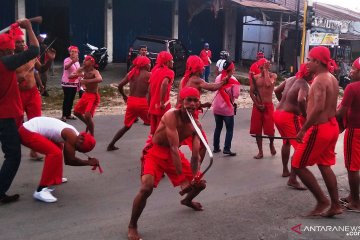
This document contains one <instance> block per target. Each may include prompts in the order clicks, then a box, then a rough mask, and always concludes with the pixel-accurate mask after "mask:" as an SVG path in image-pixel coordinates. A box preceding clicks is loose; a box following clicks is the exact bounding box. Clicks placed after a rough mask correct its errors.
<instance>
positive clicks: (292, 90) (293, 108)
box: [277, 77, 309, 115]
mask: <svg viewBox="0 0 360 240" xmlns="http://www.w3.org/2000/svg"><path fill="white" fill-rule="evenodd" d="M286 81H287V82H286V85H285V89H284V92H283V94H282V98H281V101H280V103H279V105H278V106H277V109H278V110H284V111H286V112H291V113H294V114H296V115H299V114H301V110H300V106H299V99H298V96H299V92H300V90H303V91H304V92H308V91H309V86H308V83H307V82H306V81H305V80H304V79H297V78H296V77H292V78H289V79H287V80H286Z"/></svg>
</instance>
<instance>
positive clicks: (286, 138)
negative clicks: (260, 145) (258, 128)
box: [251, 134, 296, 140]
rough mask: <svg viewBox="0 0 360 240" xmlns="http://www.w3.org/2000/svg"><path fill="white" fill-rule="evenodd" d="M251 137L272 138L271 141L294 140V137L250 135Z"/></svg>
mask: <svg viewBox="0 0 360 240" xmlns="http://www.w3.org/2000/svg"><path fill="white" fill-rule="evenodd" d="M251 136H252V137H255V138H256V137H259V138H272V139H283V140H296V137H278V136H264V135H255V134H251Z"/></svg>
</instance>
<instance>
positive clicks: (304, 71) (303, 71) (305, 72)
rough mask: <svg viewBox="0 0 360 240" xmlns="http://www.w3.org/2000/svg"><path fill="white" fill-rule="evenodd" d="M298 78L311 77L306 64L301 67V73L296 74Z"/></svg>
mask: <svg viewBox="0 0 360 240" xmlns="http://www.w3.org/2000/svg"><path fill="white" fill-rule="evenodd" d="M295 76H296V78H297V79H303V78H304V77H308V76H309V71H308V70H307V67H306V64H305V63H303V64H301V65H300V69H299V71H298V72H297V73H296V75H295Z"/></svg>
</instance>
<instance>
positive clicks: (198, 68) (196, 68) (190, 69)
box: [182, 55, 204, 87]
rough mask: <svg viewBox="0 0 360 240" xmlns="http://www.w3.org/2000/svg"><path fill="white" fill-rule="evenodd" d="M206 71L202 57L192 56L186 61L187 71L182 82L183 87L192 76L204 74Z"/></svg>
mask: <svg viewBox="0 0 360 240" xmlns="http://www.w3.org/2000/svg"><path fill="white" fill-rule="evenodd" d="M203 69H204V62H203V61H202V60H201V58H200V57H198V56H196V55H191V56H190V57H189V58H188V59H187V61H186V71H185V74H184V79H183V81H182V87H185V86H186V85H187V82H188V81H189V78H190V76H191V74H193V73H197V72H202V71H203Z"/></svg>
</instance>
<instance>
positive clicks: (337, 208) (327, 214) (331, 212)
mask: <svg viewBox="0 0 360 240" xmlns="http://www.w3.org/2000/svg"><path fill="white" fill-rule="evenodd" d="M342 213H343V210H342V208H341V207H340V205H339V204H337V205H334V206H331V207H330V208H329V210H327V211H326V212H323V213H321V216H322V217H333V216H335V215H339V214H342Z"/></svg>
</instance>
